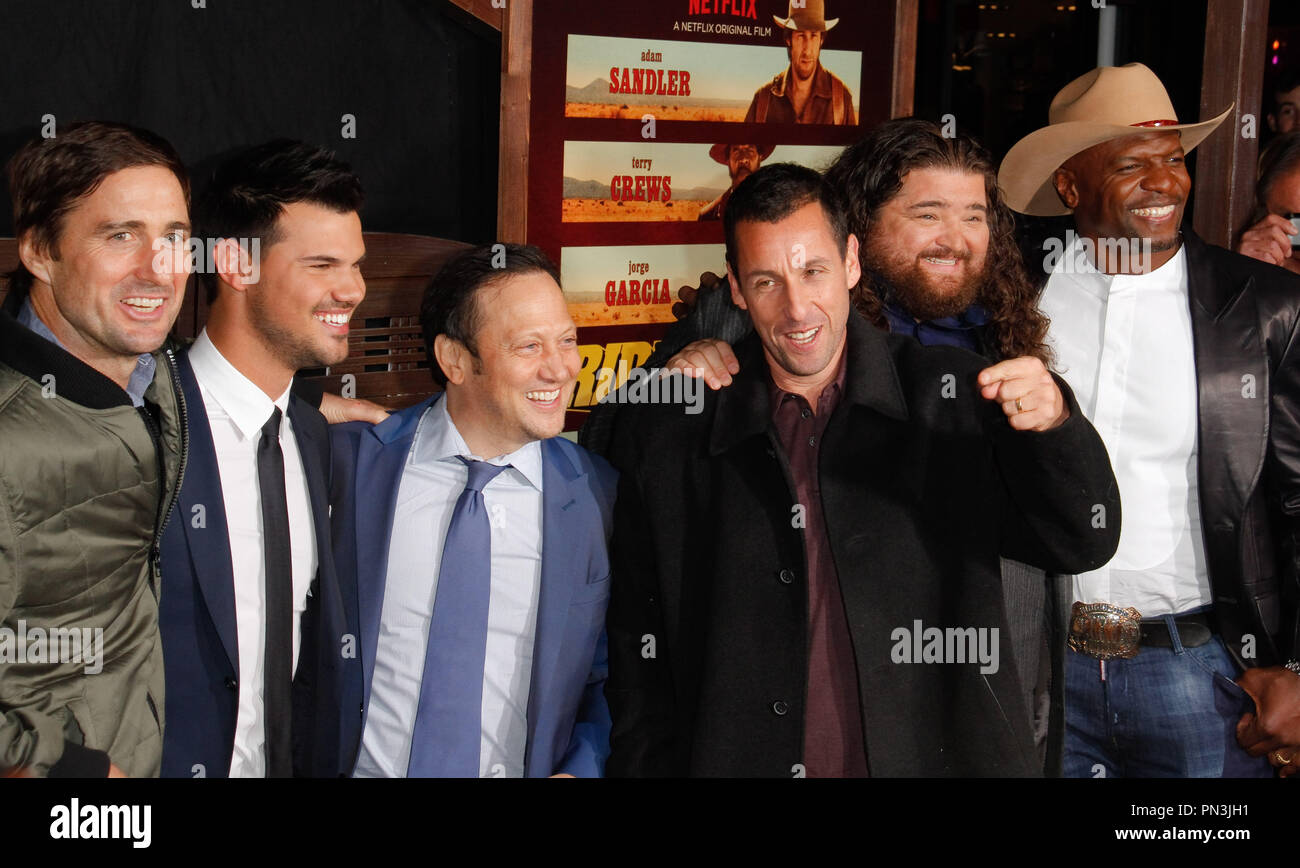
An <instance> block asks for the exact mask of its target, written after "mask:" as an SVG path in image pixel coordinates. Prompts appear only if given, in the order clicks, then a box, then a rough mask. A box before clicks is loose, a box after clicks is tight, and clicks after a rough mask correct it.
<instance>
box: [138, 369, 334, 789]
mask: <svg viewBox="0 0 1300 868" xmlns="http://www.w3.org/2000/svg"><path fill="white" fill-rule="evenodd" d="M177 361H178V363H179V368H180V380H181V388H182V389H183V391H184V394H185V404H186V408H187V410H186V413H187V416H188V423H189V430H190V449H189V456H188V459H187V461H186V466H185V479H184V481H183V483H182V485H181V491H180V496H179V498H178V500H177V504H176V508H175V511H174V512H173V513H172V515H171V518H170V520H169V521H168V523H167V528H166V530H165V531H164V533H163V542H162V594H161V599H160V602H159V611H158V620H159V627H160V630H161V633H162V643H163V664H164V667H165V671H166V684H167V703H166V717H165V726H164V732H163V756H162V775H163V777H213V778H215V777H225V776H226V775H227V774H228V773H229V771H230V757H231V753H232V751H233V750H234V742H235V718H236V715H237V713H238V707H239V689H238V687H239V679H240V678H241V677H242V676H241V674H240V672H239V650H238V644H237V643H238V638H237V635H236V628H235V585H234V571H233V568H232V566H231V557H230V536H229V531H228V528H227V524H226V510H225V501H224V499H223V497H222V491H221V474H220V472H219V471H218V469H217V455H216V450H215V448H214V447H213V443H212V429H211V427H210V426H209V425H208V416H207V412H206V410H205V407H204V403H203V396H202V394H201V393H200V392H199V386H198V382H197V381H196V380H195V379H194V369H193V368H192V367H191V366H190V362H189V357H188V355H187V354H185V353H182V354H180V355H179V356H178V359H177ZM288 415H289V419H290V421H292V423H293V430H294V433H295V435H296V437H297V441H298V449H299V452H300V453H301V454H302V463H303V469H304V472H305V475H306V478H307V491H308V495H309V497H310V501H311V509H312V521H313V523H314V526H315V532H316V549H317V562H318V566H317V571H316V576H315V577H314V578H313V580H312V584H311V592H310V593H311V596H310V597H309V598H308V601H307V612H306V613H305V614H304V615H303V619H302V623H301V624H300V627H299V634H300V637H301V639H300V646H299V651H298V668H297V671H296V673H295V676H294V686H293V743H294V772H295V774H301V775H337V774H338V750H337V746H338V726H337V720H338V715H337V713H336V712H335V711H334V710H333V709H334V707H335V704H336V703H337V701H338V694H339V693H340V692H341V689H342V683H341V680H342V679H343V678H345V677H347V676H348V675H349V674H351V675H353V676H359V670H357V669H356V667H355V666H353V667H352V669H353V671H352V672H351V673H349V672H348V671H347V670H348V667H347V665H346V664H347V663H348V661H347V660H346V659H344V654H345V649H341V648H340V647H339V646H337V645H334V644H327V643H325V642H324V641H323V639H322V636H323V635H329V636H330V637H331V643H332V642H333V637H335V636H340V635H342V634H345V633H346V629H345V628H344V625H345V623H346V615H345V608H344V605H343V600H344V598H343V591H342V589H341V588H340V586H339V583H338V579H337V577H336V574H335V571H334V559H333V555H332V554H331V551H330V545H329V542H330V530H329V469H330V457H329V430H328V426H327V425H326V424H325V419H324V417H322V416H321V415H320V413H319V412H318V411H317V410H316V409H315V408H314V407H311V406H310V405H308V404H307V403H305V402H304V401H302V400H301V399H299V398H298V397H297V396H291V397H290V399H289V413H288ZM353 610H354V611H355V606H353ZM353 635H354V636H355V633H353ZM322 708H329V709H330V711H329V713H328V714H324V715H322V714H320V710H321V709H322Z"/></svg>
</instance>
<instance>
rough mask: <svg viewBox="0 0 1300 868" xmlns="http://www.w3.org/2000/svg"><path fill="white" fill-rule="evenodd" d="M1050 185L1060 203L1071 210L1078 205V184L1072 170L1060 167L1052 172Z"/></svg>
mask: <svg viewBox="0 0 1300 868" xmlns="http://www.w3.org/2000/svg"><path fill="white" fill-rule="evenodd" d="M1052 186H1053V187H1055V188H1056V195H1057V196H1058V197H1059V198H1060V200H1061V204H1062V205H1064V206H1065V207H1066V208H1069V209H1070V210H1071V211H1073V210H1074V209H1075V208H1077V207H1078V205H1079V185H1078V182H1077V180H1076V178H1075V175H1074V172H1072V171H1070V170H1069V169H1065V168H1061V169H1057V170H1056V171H1055V172H1053V173H1052Z"/></svg>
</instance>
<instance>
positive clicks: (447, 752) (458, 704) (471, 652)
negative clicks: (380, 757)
mask: <svg viewBox="0 0 1300 868" xmlns="http://www.w3.org/2000/svg"><path fill="white" fill-rule="evenodd" d="M460 460H461V461H464V462H465V464H466V465H467V466H468V467H469V482H467V483H466V484H465V490H464V491H463V492H461V495H460V498H459V499H458V500H457V501H456V508H455V509H454V510H453V511H452V513H451V526H450V527H448V528H447V540H446V542H444V543H443V547H442V564H441V566H440V568H439V570H438V590H437V592H436V594H435V597H434V601H433V616H432V617H431V618H430V620H429V641H428V646H427V647H426V648H425V652H424V676H423V678H422V679H421V681H420V704H419V706H418V708H417V710H416V712H415V732H414V734H413V735H412V737H411V759H410V762H409V763H408V764H407V767H406V775H407V777H412V778H430V777H447V778H476V777H478V774H479V746H480V743H481V740H482V728H483V723H482V707H483V665H484V658H485V657H486V654H487V620H488V597H489V592H490V591H491V588H492V529H491V525H490V524H489V523H488V516H487V507H486V505H485V504H484V503H483V489H484V487H486V486H487V484H488V483H489V482H491V481H492V479H493V477H495V476H496V475H497V474H498V473H500V472H501V471H502V470H505V469H506V467H508V466H509V465H505V466H497V465H495V464H488V463H487V462H486V461H473V460H471V459H468V458H461V459H460Z"/></svg>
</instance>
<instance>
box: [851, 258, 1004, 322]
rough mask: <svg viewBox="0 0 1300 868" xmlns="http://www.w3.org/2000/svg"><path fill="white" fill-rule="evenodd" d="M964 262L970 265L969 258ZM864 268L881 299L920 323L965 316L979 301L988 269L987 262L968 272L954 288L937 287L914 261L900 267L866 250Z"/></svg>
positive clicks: (946, 285) (949, 284)
mask: <svg viewBox="0 0 1300 868" xmlns="http://www.w3.org/2000/svg"><path fill="white" fill-rule="evenodd" d="M949 255H952V254H949ZM964 261H965V262H967V263H969V262H970V258H969V256H967V257H966V258H965V260H964ZM866 265H867V271H868V274H867V276H866V277H865V278H864V279H865V280H867V281H868V285H869V286H870V287H871V288H872V289H873V290H874V291H875V292H876V293H877V294H878V295H879V296H880V297H881V298H883V299H885V300H886V301H888V302H891V303H893V304H895V305H897V306H898V307H901V308H902V309H903V310H905V311H907V312H908V313H909V314H911V315H912V316H913V317H915V318H916V319H917V320H920V321H921V322H928V321H930V320H936V319H944V318H945V317H950V316H957V315H958V314H960V313H964V312H965V311H966V310H967V309H968V308H969V307H970V306H971V305H973V304H974V303H975V302H976V301H978V300H979V296H980V293H981V292H982V291H983V289H984V284H985V280H986V276H987V270H988V266H987V260H986V264H985V266H984V269H982V270H981V271H979V272H967V273H966V274H965V275H964V276H963V278H962V280H961V281H960V282H959V283H957V284H956V285H953V284H951V283H948V284H945V285H943V286H940V285H937V284H936V283H935V282H934V281H933V280H932V279H931V278H930V276H929V275H927V274H926V273H925V272H924V271H923V270H922V268H921V265H920V263H919V262H916V261H912V262H911V263H909V264H907V265H905V266H900V265H899V264H897V263H895V262H891V261H889V260H888V259H887V258H885V257H883V256H880V255H878V254H875V253H874V252H872V251H868V254H867V262H866Z"/></svg>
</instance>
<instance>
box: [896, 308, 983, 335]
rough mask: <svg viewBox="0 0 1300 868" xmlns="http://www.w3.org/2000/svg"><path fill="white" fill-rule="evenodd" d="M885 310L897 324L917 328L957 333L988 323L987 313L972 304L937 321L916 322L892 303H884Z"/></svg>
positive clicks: (914, 318)
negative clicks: (924, 327) (925, 327)
mask: <svg viewBox="0 0 1300 868" xmlns="http://www.w3.org/2000/svg"><path fill="white" fill-rule="evenodd" d="M885 309H886V311H888V312H889V313H891V314H893V315H894V316H895V317H897V318H898V321H899V322H903V323H908V324H915V325H917V326H922V325H929V326H934V327H935V328H941V329H948V330H949V331H959V330H968V329H977V328H980V327H981V326H984V325H987V324H988V321H989V312H988V311H987V310H985V309H984V308H983V307H981V306H980V305H978V304H972V305H971V306H970V307H968V308H966V309H965V310H964V311H962V312H961V313H959V314H957V315H956V316H945V317H940V318H939V319H931V320H922V321H920V322H917V321H916V317H914V316H912V315H911V314H910V313H908V312H907V311H905V310H903V308H902V307H900V306H899V305H898V304H896V303H895V302H892V301H887V302H885Z"/></svg>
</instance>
